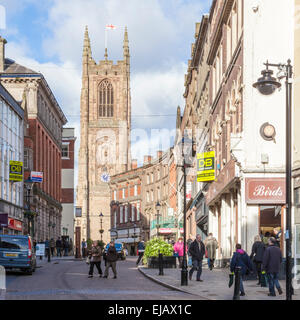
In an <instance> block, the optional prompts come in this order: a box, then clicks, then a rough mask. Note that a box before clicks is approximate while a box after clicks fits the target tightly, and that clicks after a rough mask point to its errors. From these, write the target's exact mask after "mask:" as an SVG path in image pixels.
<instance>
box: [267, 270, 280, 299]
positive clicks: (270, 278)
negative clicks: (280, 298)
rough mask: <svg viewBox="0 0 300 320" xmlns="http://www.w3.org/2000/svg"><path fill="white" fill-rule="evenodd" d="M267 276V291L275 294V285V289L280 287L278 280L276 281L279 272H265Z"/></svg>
mask: <svg viewBox="0 0 300 320" xmlns="http://www.w3.org/2000/svg"><path fill="white" fill-rule="evenodd" d="M267 276H268V281H269V291H270V293H271V294H273V295H274V294H275V288H274V286H276V288H277V290H279V289H281V287H280V284H279V281H278V276H279V273H277V272H272V273H267Z"/></svg>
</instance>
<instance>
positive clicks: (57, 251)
mask: <svg viewBox="0 0 300 320" xmlns="http://www.w3.org/2000/svg"><path fill="white" fill-rule="evenodd" d="M56 256H57V257H58V256H60V257H61V248H59V247H56Z"/></svg>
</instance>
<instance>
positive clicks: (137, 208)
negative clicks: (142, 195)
mask: <svg viewBox="0 0 300 320" xmlns="http://www.w3.org/2000/svg"><path fill="white" fill-rule="evenodd" d="M140 206H141V205H140V203H137V205H136V220H137V221H139V220H140V219H141V217H140Z"/></svg>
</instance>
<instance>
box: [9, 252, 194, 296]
mask: <svg viewBox="0 0 300 320" xmlns="http://www.w3.org/2000/svg"><path fill="white" fill-rule="evenodd" d="M135 261H136V258H134V257H128V258H127V260H126V261H119V262H118V264H117V272H118V277H117V279H113V274H112V270H111V269H110V275H109V277H108V279H103V278H99V277H98V274H95V273H94V277H93V278H88V268H89V266H88V265H87V264H86V263H85V261H75V260H71V259H70V260H65V259H58V260H52V261H51V262H50V263H49V262H46V261H42V262H40V261H39V260H38V268H37V269H36V271H35V273H33V275H31V276H30V275H24V274H21V273H19V272H7V276H6V294H5V299H6V300H27V299H29V300H74V299H75V300H197V299H199V297H197V296H194V295H190V294H186V293H182V292H179V291H174V290H170V289H168V288H165V287H163V286H161V285H159V284H157V283H155V282H153V281H151V280H149V279H147V278H145V277H144V276H143V275H142V274H141V273H140V272H139V271H138V269H137V268H136V266H135ZM102 264H103V263H102ZM103 269H104V266H103V265H102V270H103ZM95 270H96V268H95ZM95 270H94V272H95ZM103 271H104V270H103Z"/></svg>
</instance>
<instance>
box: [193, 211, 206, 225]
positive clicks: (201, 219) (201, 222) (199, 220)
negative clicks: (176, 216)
mask: <svg viewBox="0 0 300 320" xmlns="http://www.w3.org/2000/svg"><path fill="white" fill-rule="evenodd" d="M207 221H208V215H207V214H205V215H204V216H201V217H200V218H199V219H198V220H197V221H196V223H197V225H201V224H202V225H203V224H206V223H207Z"/></svg>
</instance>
